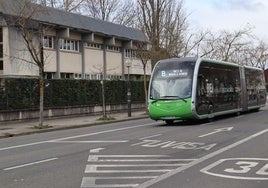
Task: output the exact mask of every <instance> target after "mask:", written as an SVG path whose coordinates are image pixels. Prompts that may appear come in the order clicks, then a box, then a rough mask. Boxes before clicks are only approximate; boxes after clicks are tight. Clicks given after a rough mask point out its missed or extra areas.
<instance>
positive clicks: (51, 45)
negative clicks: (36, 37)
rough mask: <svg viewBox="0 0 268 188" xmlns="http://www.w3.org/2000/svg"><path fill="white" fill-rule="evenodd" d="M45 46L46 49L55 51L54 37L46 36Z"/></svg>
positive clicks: (44, 39)
mask: <svg viewBox="0 0 268 188" xmlns="http://www.w3.org/2000/svg"><path fill="white" fill-rule="evenodd" d="M43 46H44V48H49V49H54V37H52V36H44V38H43Z"/></svg>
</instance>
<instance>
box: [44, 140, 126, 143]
mask: <svg viewBox="0 0 268 188" xmlns="http://www.w3.org/2000/svg"><path fill="white" fill-rule="evenodd" d="M47 142H50V143H68V144H76V143H77V144H83V143H85V144H88V143H126V142H128V140H83V141H61V140H59V141H58V140H51V141H47Z"/></svg>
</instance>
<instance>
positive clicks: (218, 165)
mask: <svg viewBox="0 0 268 188" xmlns="http://www.w3.org/2000/svg"><path fill="white" fill-rule="evenodd" d="M200 171H201V172H202V173H205V174H209V175H212V176H218V177H222V178H232V179H241V180H267V181H268V159H264V158H228V159H221V160H219V161H217V162H215V163H212V164H211V165H209V166H207V167H205V168H203V169H202V170H200Z"/></svg>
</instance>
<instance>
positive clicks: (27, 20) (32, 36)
mask: <svg viewBox="0 0 268 188" xmlns="http://www.w3.org/2000/svg"><path fill="white" fill-rule="evenodd" d="M14 8H15V9H16V12H18V16H17V17H16V18H15V19H14V20H12V22H13V24H14V26H15V27H17V28H18V29H19V31H20V33H21V35H22V38H23V40H24V41H25V46H26V48H27V50H28V51H29V53H30V56H31V59H30V60H29V59H21V60H23V61H25V62H27V63H32V64H34V65H36V66H37V67H38V70H39V94H40V100H39V108H40V109H39V126H43V108H44V54H43V33H44V30H45V27H44V26H43V25H42V23H40V22H36V21H34V20H33V17H34V16H35V15H36V14H37V13H39V12H44V8H43V7H42V6H37V5H33V4H32V3H31V1H30V0H23V1H21V2H19V3H18V4H17V6H16V7H14ZM18 58H19V57H18Z"/></svg>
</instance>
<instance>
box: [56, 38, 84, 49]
mask: <svg viewBox="0 0 268 188" xmlns="http://www.w3.org/2000/svg"><path fill="white" fill-rule="evenodd" d="M60 49H61V50H67V51H74V52H79V41H76V40H69V39H60Z"/></svg>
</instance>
